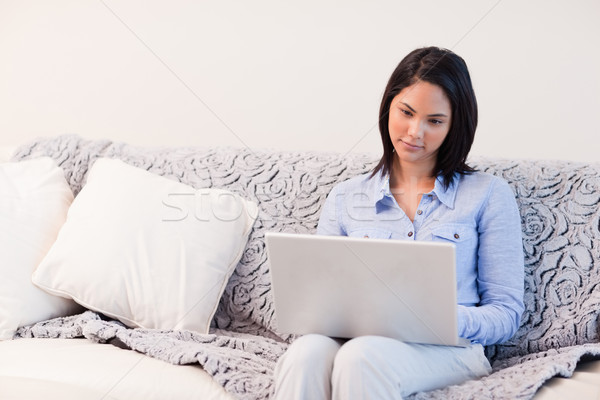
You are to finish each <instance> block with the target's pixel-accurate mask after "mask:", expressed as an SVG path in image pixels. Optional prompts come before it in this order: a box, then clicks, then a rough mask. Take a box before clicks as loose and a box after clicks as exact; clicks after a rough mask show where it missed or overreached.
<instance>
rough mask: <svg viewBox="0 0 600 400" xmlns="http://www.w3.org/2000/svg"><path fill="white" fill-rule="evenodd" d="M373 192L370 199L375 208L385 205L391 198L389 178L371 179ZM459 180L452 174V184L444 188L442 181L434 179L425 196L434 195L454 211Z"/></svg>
mask: <svg viewBox="0 0 600 400" xmlns="http://www.w3.org/2000/svg"><path fill="white" fill-rule="evenodd" d="M373 179H374V186H373V188H374V189H375V192H374V193H373V194H374V196H373V197H372V198H373V199H374V200H375V204H374V205H375V206H376V207H377V205H378V204H379V203H382V204H386V203H387V202H388V201H389V200H390V199H392V198H393V196H392V192H391V190H390V176H389V175H382V174H381V173H379V174H377V175H376V176H374V177H373ZM459 180H460V176H459V174H454V179H453V181H452V183H451V184H450V185H449V186H448V188H446V187H445V186H444V179H443V177H442V176H439V175H438V177H437V178H436V179H435V184H434V186H433V189H432V190H431V192H429V193H427V194H433V195H435V196H436V197H437V198H438V199H439V200H440V202H441V203H442V204H444V205H445V206H446V207H448V208H450V209H454V200H455V199H456V190H457V188H458V181H459Z"/></svg>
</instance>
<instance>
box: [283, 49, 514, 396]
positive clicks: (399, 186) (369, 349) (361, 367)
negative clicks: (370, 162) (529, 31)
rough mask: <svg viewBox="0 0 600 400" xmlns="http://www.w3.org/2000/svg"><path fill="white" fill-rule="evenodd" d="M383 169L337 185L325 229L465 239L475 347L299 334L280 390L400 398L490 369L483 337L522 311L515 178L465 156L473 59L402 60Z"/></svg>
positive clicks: (462, 310)
mask: <svg viewBox="0 0 600 400" xmlns="http://www.w3.org/2000/svg"><path fill="white" fill-rule="evenodd" d="M379 116H380V119H379V129H380V132H381V140H382V142H383V149H384V150H383V156H382V158H381V161H380V162H379V164H378V165H377V166H376V167H375V169H374V171H373V172H372V173H370V174H366V175H362V176H358V177H355V178H353V179H350V180H348V181H346V182H343V183H341V184H339V185H337V186H336V187H334V189H333V190H332V191H331V193H330V194H329V196H328V197H327V200H326V202H325V205H324V207H323V210H322V214H321V218H320V220H319V225H318V229H317V233H318V234H325V235H347V236H356V237H370V238H392V239H404V240H432V241H445V242H448V241H449V242H452V243H454V244H455V245H456V261H457V262H456V265H457V298H458V329H459V335H460V336H461V337H464V338H467V339H470V341H471V345H470V346H468V347H464V348H463V347H451V346H436V345H423V344H412V343H403V342H400V341H397V340H394V339H390V338H384V337H378V336H365V337H359V338H355V339H352V340H349V341H341V340H334V339H332V338H328V337H325V336H321V335H306V336H303V337H301V338H299V339H297V340H296V341H295V342H294V343H292V345H291V346H290V348H289V349H288V351H287V352H286V353H285V354H284V356H283V357H282V358H281V359H280V361H279V362H278V365H277V368H276V372H275V373H276V397H277V398H280V399H311V400H312V399H330V398H334V399H344V400H348V399H401V398H402V397H403V396H408V395H410V394H412V393H416V392H419V391H427V390H433V389H438V388H442V387H445V386H447V385H452V384H459V383H462V382H464V381H466V380H469V379H475V378H479V377H481V376H485V375H487V374H489V372H490V364H489V362H488V360H487V359H486V357H485V355H484V350H483V346H485V345H489V344H494V343H501V342H503V341H506V340H508V339H509V338H510V337H512V336H513V334H514V333H515V332H516V330H517V328H518V327H519V323H520V317H521V313H522V312H523V278H524V277H523V274H524V271H523V269H524V267H523V252H522V242H521V223H520V216H519V212H518V209H517V205H516V202H515V198H514V195H513V193H512V191H511V189H510V188H509V186H508V184H507V183H506V182H504V181H503V180H501V179H500V178H497V177H494V176H492V175H490V174H486V173H482V172H476V171H475V170H474V169H472V168H471V167H469V166H468V165H467V164H466V159H467V155H468V153H469V150H470V148H471V144H472V143H473V139H474V134H475V128H476V126H477V102H476V99H475V94H474V92H473V88H472V84H471V78H470V76H469V72H468V69H467V66H466V64H465V62H464V60H463V59H462V58H461V57H459V56H458V55H456V54H454V53H453V52H451V51H449V50H445V49H439V48H435V47H428V48H422V49H417V50H415V51H413V52H411V53H410V54H409V55H408V56H406V57H405V58H404V59H403V60H402V61H401V62H400V64H399V65H398V67H397V68H396V70H395V71H394V72H393V74H392V76H391V77H390V80H389V82H388V84H387V87H386V89H385V93H384V95H383V99H382V102H381V108H380V111H379Z"/></svg>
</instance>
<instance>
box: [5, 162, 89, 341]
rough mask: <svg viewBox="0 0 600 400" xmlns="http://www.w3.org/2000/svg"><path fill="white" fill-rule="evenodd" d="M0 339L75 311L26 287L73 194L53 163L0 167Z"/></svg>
mask: <svg viewBox="0 0 600 400" xmlns="http://www.w3.org/2000/svg"><path fill="white" fill-rule="evenodd" d="M0 193H2V196H0V222H1V224H2V229H1V230H0V254H1V255H2V260H1V262H0V340H5V339H11V338H12V337H13V334H14V333H15V330H16V329H17V328H18V327H19V326H23V325H28V324H32V323H34V322H38V321H43V320H45V319H48V318H53V317H59V316H65V315H69V314H72V313H75V312H77V311H78V310H79V307H78V306H77V305H76V304H75V303H73V302H72V301H67V300H65V299H63V298H60V297H56V296H51V295H49V294H48V293H45V292H44V291H42V290H40V289H38V288H37V287H35V286H34V285H33V284H32V283H31V274H32V273H33V271H34V269H35V268H36V267H37V266H38V264H39V262H40V261H41V260H42V258H43V257H44V256H45V255H46V252H47V251H48V249H49V248H50V246H51V245H52V243H53V242H54V240H55V239H56V235H57V234H58V230H59V229H60V227H61V226H62V224H63V223H64V221H65V218H66V215H67V210H68V209H69V205H70V204H71V202H72V201H73V193H72V192H71V189H70V188H69V185H68V184H67V182H66V180H65V178H64V175H63V171H62V169H60V168H59V167H58V166H57V165H56V163H55V162H54V160H52V159H51V158H48V157H42V158H38V159H34V160H29V161H23V162H18V163H17V162H14V163H1V164H0Z"/></svg>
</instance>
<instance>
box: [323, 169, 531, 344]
mask: <svg viewBox="0 0 600 400" xmlns="http://www.w3.org/2000/svg"><path fill="white" fill-rule="evenodd" d="M317 234H322V235H343V236H354V237H369V238H385V239H403V240H430V241H442V242H451V243H454V244H455V247H456V277H457V300H458V332H459V335H460V336H461V337H464V338H467V339H470V340H472V341H474V342H478V343H481V344H483V345H488V344H494V343H501V342H503V341H506V340H508V339H510V338H511V337H512V336H513V335H514V333H515V332H516V330H517V329H518V327H519V323H520V319H521V314H522V313H523V310H524V306H523V285H524V283H523V282H524V262H523V243H522V236H521V218H520V215H519V210H518V208H517V204H516V201H515V197H514V194H513V192H512V191H511V189H510V187H509V186H508V184H507V183H506V182H505V181H504V180H502V179H501V178H498V177H496V176H493V175H491V174H487V173H483V172H475V173H472V174H469V175H460V174H456V175H455V178H454V181H453V183H452V184H451V185H450V186H449V187H448V188H445V187H444V185H443V183H442V180H441V178H440V177H438V179H437V180H436V181H435V186H434V188H433V190H432V191H431V192H429V193H425V194H424V195H423V196H422V198H421V201H420V203H419V206H418V208H417V212H416V214H415V218H414V221H411V220H410V219H409V218H408V217H407V215H406V214H405V213H404V211H403V210H402V209H401V208H400V207H399V206H398V203H397V202H396V199H395V198H394V196H393V195H392V193H391V191H390V186H389V177H387V176H382V175H381V174H377V175H375V176H374V177H373V178H369V174H365V175H360V176H357V177H354V178H352V179H349V180H347V181H345V182H342V183H340V184H338V185H337V186H335V187H334V188H333V190H332V191H331V193H329V196H328V197H327V200H326V201H325V205H324V206H323V209H322V211H321V217H320V219H319V225H318V228H317Z"/></svg>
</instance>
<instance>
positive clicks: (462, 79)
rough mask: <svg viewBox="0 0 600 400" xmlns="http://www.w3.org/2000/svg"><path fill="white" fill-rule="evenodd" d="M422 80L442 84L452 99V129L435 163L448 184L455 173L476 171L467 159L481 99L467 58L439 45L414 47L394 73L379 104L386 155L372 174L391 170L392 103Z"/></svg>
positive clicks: (437, 173)
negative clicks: (406, 89) (396, 97)
mask: <svg viewBox="0 0 600 400" xmlns="http://www.w3.org/2000/svg"><path fill="white" fill-rule="evenodd" d="M419 81H424V82H429V83H431V84H434V85H437V86H439V87H440V88H442V90H443V91H444V93H445V94H446V96H447V97H448V100H450V106H451V109H452V119H451V123H450V130H449V131H448V135H447V136H446V139H445V140H444V142H443V143H442V145H441V146H440V149H439V152H438V156H437V162H436V166H435V173H436V175H441V176H442V178H443V182H444V185H445V186H446V187H448V186H449V185H450V184H451V183H452V180H453V177H454V174H455V173H457V172H458V173H461V174H468V173H471V172H473V171H475V170H474V169H473V168H471V167H470V166H468V165H467V164H466V159H467V155H468V154H469V151H470V150H471V145H472V144H473V140H474V138H475V129H476V128H477V99H476V98H475V92H474V91H473V85H472V84H471V76H470V75H469V70H468V69H467V64H466V63H465V61H464V60H463V59H462V58H461V57H460V56H458V55H456V54H455V53H453V52H452V51H450V50H446V49H442V48H438V47H424V48H421V49H416V50H413V51H412V52H411V53H409V54H408V55H407V56H406V57H404V59H403V60H402V61H400V64H398V66H397V67H396V69H395V70H394V72H393V73H392V76H391V77H390V79H389V81H388V84H387V86H386V88H385V92H384V93H383V98H382V100H381V107H380V108H379V132H380V133H381V142H382V144H383V156H382V157H381V160H380V161H379V163H378V164H377V166H376V167H375V169H374V170H373V173H372V175H371V176H374V175H375V174H377V173H378V172H380V171H381V173H382V174H384V175H386V174H389V172H390V171H391V168H392V163H393V161H394V146H393V144H392V141H391V139H390V132H389V129H388V120H389V112H390V105H391V103H392V100H393V99H394V97H395V96H396V95H397V94H398V93H400V92H401V91H402V89H404V88H406V87H408V86H411V85H413V84H414V83H417V82H419Z"/></svg>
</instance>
